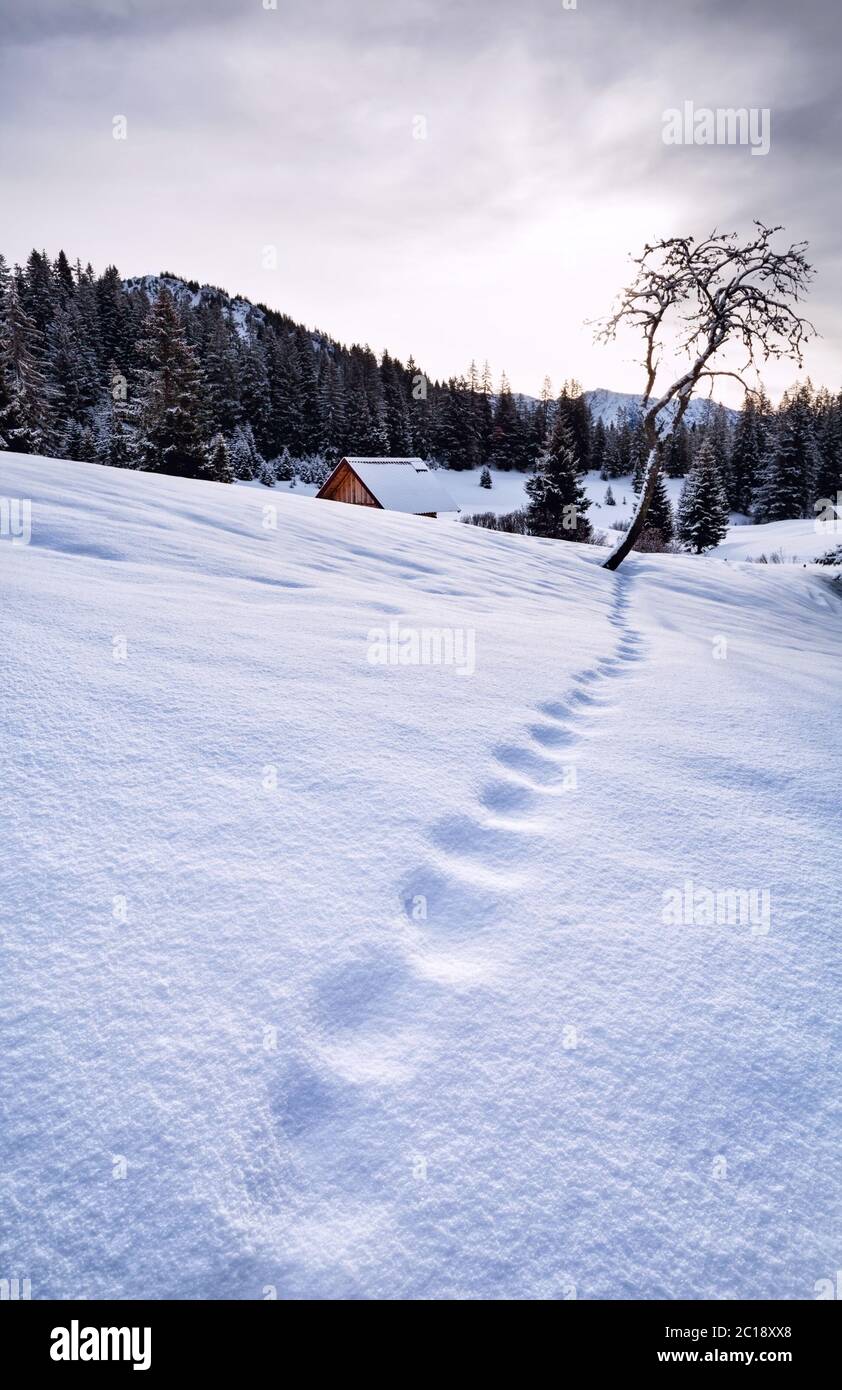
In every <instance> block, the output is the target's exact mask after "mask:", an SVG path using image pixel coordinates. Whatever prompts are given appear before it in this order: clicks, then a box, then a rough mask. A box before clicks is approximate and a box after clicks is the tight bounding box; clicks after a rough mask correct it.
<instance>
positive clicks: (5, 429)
mask: <svg viewBox="0 0 842 1390" xmlns="http://www.w3.org/2000/svg"><path fill="white" fill-rule="evenodd" d="M41 348H42V343H41V338H40V334H39V332H38V329H37V328H36V326H35V324H34V322H33V321H32V319H31V318H30V317H29V315H28V314H27V312H26V309H25V308H24V306H23V303H22V302H21V298H20V293H19V290H18V285H17V282H16V280H15V279H14V278H12V277H10V276H9V274H8V272H7V270H6V265H5V262H3V261H2V258H0V435H2V437H3V439H4V441H5V447H6V448H7V449H11V450H13V451H14V452H16V453H19V454H42V453H47V452H48V451H49V440H50V433H51V424H50V409H49V388H48V384H47V380H46V377H45V376H44V373H43V371H42V367H41V363H40V360H39V359H40V355H41Z"/></svg>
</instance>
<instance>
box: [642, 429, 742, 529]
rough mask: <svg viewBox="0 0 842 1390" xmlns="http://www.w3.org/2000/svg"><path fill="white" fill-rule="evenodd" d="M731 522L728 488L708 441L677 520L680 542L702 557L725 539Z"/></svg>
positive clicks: (683, 495)
mask: <svg viewBox="0 0 842 1390" xmlns="http://www.w3.org/2000/svg"><path fill="white" fill-rule="evenodd" d="M647 520H648V517H647ZM728 521H729V513H728V498H727V496H726V494H725V485H724V483H723V481H722V477H721V475H720V472H719V468H718V466H717V462H716V453H715V450H714V446H713V443H712V442H711V441H710V440H706V441H705V442H704V444H702V447H701V448H700V450H699V452H698V454H697V455H696V459H695V462H694V463H693V467H692V468H691V469H690V472H689V473H688V474H687V477H686V479H685V480H684V486H683V488H682V489H681V497H680V499H679V503H678V516H677V518H676V530H677V533H678V538H679V540H680V541H681V542H682V544H683V545H684V546H686V548H687V549H688V550H692V551H694V552H695V554H697V555H701V554H702V552H703V551H705V550H710V549H711V547H712V546H715V545H718V544H719V542H720V541H721V540H723V539H724V537H725V534H726V532H727V530H728Z"/></svg>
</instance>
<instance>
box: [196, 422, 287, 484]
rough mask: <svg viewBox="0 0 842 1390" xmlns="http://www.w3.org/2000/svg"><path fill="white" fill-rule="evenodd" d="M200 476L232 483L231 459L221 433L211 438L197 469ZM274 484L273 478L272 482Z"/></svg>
mask: <svg viewBox="0 0 842 1390" xmlns="http://www.w3.org/2000/svg"><path fill="white" fill-rule="evenodd" d="M199 477H200V478H207V479H208V480H209V481H210V482H214V483H233V481H234V474H233V472H232V470H231V460H230V459H229V457H228V445H227V444H226V443H225V439H224V437H223V435H221V434H215V435H214V437H213V439H212V440H211V442H210V444H209V446H208V449H207V453H206V454H205V457H204V460H203V462H202V467H201V469H200V471H199ZM273 484H274V478H273V479H272V484H270V486H271V485H273Z"/></svg>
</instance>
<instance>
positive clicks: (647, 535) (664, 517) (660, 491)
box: [635, 473, 675, 550]
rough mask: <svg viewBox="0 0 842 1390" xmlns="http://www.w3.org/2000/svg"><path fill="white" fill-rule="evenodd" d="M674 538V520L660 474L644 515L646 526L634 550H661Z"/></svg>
mask: <svg viewBox="0 0 842 1390" xmlns="http://www.w3.org/2000/svg"><path fill="white" fill-rule="evenodd" d="M674 536H675V518H674V516H673V512H672V507H671V506H670V500H669V494H668V493H667V485H666V482H665V480H664V475H663V473H660V474H659V475H658V481H657V482H656V484H655V491H654V492H653V494H652V501H651V502H650V504H649V511H648V512H647V513H646V525H645V527H644V528H643V531H642V533H641V536H640V539H639V541H638V543H637V545H636V546H635V549H636V550H663V549H664V548H665V547H666V546H667V545H668V544H669V542H670V541H671V540H672V539H673V538H674Z"/></svg>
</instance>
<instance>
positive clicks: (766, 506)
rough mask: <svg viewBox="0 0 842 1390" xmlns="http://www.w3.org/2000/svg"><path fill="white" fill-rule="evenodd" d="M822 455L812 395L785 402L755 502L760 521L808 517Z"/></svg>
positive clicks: (799, 396) (801, 393)
mask: <svg viewBox="0 0 842 1390" xmlns="http://www.w3.org/2000/svg"><path fill="white" fill-rule="evenodd" d="M818 466H819V455H818V447H817V444H816V434H815V426H814V423H813V417H812V413H811V410H810V399H809V394H808V392H806V391H805V390H802V391H799V392H798V393H797V394H796V395H795V396H794V397H792V398H789V399H785V401H784V402H782V405H781V412H780V414H779V418H778V429H777V437H776V439H775V440H774V442H773V444H772V446H771V448H770V451H769V453H768V456H767V460H766V466H765V469H764V473H763V479H762V483H761V486H760V489H759V492H758V496H757V502H756V508H755V511H756V515H757V518H758V520H759V521H787V520H789V519H791V518H795V517H800V516H807V515H808V514H809V511H810V507H811V504H812V501H813V496H814V488H815V479H816V475H817V473H818Z"/></svg>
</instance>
